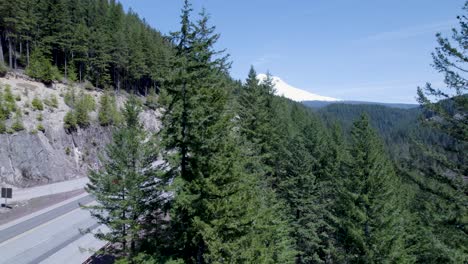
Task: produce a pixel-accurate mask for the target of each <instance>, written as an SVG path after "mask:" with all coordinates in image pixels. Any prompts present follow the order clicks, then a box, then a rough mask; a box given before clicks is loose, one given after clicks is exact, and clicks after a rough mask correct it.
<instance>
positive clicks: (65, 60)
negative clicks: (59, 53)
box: [63, 52, 68, 81]
mask: <svg viewBox="0 0 468 264" xmlns="http://www.w3.org/2000/svg"><path fill="white" fill-rule="evenodd" d="M63 58H64V62H65V80H67V81H68V75H67V53H66V52H64V56H63Z"/></svg>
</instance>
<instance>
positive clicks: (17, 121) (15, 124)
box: [11, 109, 24, 131]
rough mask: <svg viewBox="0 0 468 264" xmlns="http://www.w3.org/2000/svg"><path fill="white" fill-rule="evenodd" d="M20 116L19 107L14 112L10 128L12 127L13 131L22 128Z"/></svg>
mask: <svg viewBox="0 0 468 264" xmlns="http://www.w3.org/2000/svg"><path fill="white" fill-rule="evenodd" d="M22 117H23V115H22V114H21V111H20V110H19V109H17V110H16V112H15V121H14V122H13V124H12V125H11V129H13V130H14V131H21V130H24V125H23V119H22Z"/></svg>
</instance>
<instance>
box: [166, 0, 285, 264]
mask: <svg viewBox="0 0 468 264" xmlns="http://www.w3.org/2000/svg"><path fill="white" fill-rule="evenodd" d="M190 13H191V7H190V5H189V4H188V2H187V1H186V2H185V6H184V9H183V11H182V16H181V19H182V20H181V29H180V31H179V32H177V33H175V34H173V37H174V42H175V43H174V45H176V46H177V55H178V57H177V58H176V59H175V61H174V63H175V65H174V67H173V68H174V69H175V72H174V73H173V74H172V76H171V79H170V82H168V83H167V84H165V85H164V87H167V88H166V89H164V90H163V94H162V95H161V98H160V102H161V104H162V107H163V108H164V109H165V110H166V111H165V114H164V116H163V129H162V131H161V134H162V139H163V144H164V146H165V150H166V155H167V159H168V160H170V161H171V165H172V167H173V168H180V169H177V170H171V171H170V174H169V175H170V177H171V178H174V191H175V197H174V201H173V207H172V210H171V213H170V214H171V218H172V219H171V222H172V223H171V224H172V225H171V226H172V230H173V232H174V238H173V239H172V241H170V242H169V244H168V245H169V246H170V248H169V249H168V250H162V252H163V253H165V254H167V253H168V252H171V251H172V252H173V253H172V254H173V256H174V257H175V258H176V259H177V258H181V259H183V260H184V262H185V263H221V262H229V263H253V262H259V263H291V262H292V261H293V259H292V257H291V253H292V252H293V251H292V250H291V248H290V242H289V240H288V238H287V236H285V235H287V232H288V231H287V230H288V227H287V226H286V225H284V224H285V222H284V221H282V220H281V213H280V212H279V210H277V208H276V206H272V205H273V204H274V203H272V202H273V201H275V200H272V198H271V195H272V193H271V192H269V191H267V190H264V189H262V188H260V184H259V178H257V177H254V176H255V175H254V174H252V173H249V172H246V171H244V170H243V168H244V164H243V159H242V158H241V157H242V156H241V154H242V153H241V149H240V148H239V144H238V142H239V139H238V138H237V137H236V135H235V134H233V131H234V128H233V123H232V122H231V120H232V115H231V112H230V111H228V108H227V106H228V104H227V103H228V95H229V94H228V93H229V90H228V89H226V88H225V87H227V85H228V83H227V82H226V81H227V80H226V75H225V72H226V66H227V61H226V57H220V56H221V55H220V54H219V53H217V52H216V51H214V50H213V45H214V44H215V42H216V41H217V39H218V37H219V35H217V34H214V28H212V27H209V26H208V24H207V16H206V14H205V13H202V14H201V17H200V20H199V21H198V22H197V23H196V24H193V23H192V22H191V20H190V17H189V15H190ZM267 206H270V207H267ZM278 213H279V215H276V214H278ZM267 245H269V246H267Z"/></svg>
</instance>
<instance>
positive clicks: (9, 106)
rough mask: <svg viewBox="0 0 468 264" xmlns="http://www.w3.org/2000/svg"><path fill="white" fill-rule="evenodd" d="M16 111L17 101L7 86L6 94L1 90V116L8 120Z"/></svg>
mask: <svg viewBox="0 0 468 264" xmlns="http://www.w3.org/2000/svg"><path fill="white" fill-rule="evenodd" d="M14 111H16V100H15V97H14V96H13V93H12V92H11V88H10V86H9V85H6V86H5V91H4V93H2V92H1V89H0V116H3V117H4V118H5V119H8V118H9V117H10V114H11V113H12V112H14Z"/></svg>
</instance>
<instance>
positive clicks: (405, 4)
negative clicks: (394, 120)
mask: <svg viewBox="0 0 468 264" xmlns="http://www.w3.org/2000/svg"><path fill="white" fill-rule="evenodd" d="M182 2H183V1H182V0H122V1H121V3H122V4H123V5H124V7H125V8H126V9H128V8H130V7H131V8H132V9H133V10H134V11H135V12H137V13H138V14H139V15H140V17H142V18H145V19H146V21H147V22H148V23H149V24H150V25H152V26H153V27H155V28H156V29H158V30H159V31H161V32H162V33H168V32H170V31H176V30H178V28H179V14H180V8H181V7H182ZM192 3H193V7H194V9H195V11H197V12H198V11H199V10H200V9H201V8H202V7H205V8H206V9H207V11H208V12H209V13H210V15H211V23H212V24H214V25H215V26H216V27H217V31H218V32H219V33H221V40H220V41H219V43H218V46H219V47H220V48H226V49H227V51H228V53H229V54H231V59H232V60H233V67H232V69H231V75H232V76H233V77H234V78H237V79H244V78H245V77H246V75H247V72H248V69H249V67H250V65H254V66H255V68H256V70H257V72H259V73H262V72H266V71H267V70H269V71H270V72H271V73H272V74H273V75H275V76H279V77H280V78H282V79H283V80H285V81H286V82H288V83H289V84H291V85H293V86H295V87H298V88H301V89H304V90H308V91H310V92H313V93H317V94H320V95H326V96H332V97H336V98H341V99H346V100H364V101H378V102H400V103H414V102H415V94H416V88H417V86H418V85H424V83H425V82H427V81H429V82H432V83H433V84H436V85H442V84H443V83H442V80H443V77H442V76H441V75H440V74H438V73H437V72H436V71H435V70H433V69H432V67H431V66H430V64H431V62H432V58H431V52H432V51H433V50H434V48H435V47H436V39H435V33H436V32H442V33H443V34H445V35H447V36H449V34H450V28H452V27H454V26H455V27H456V26H457V20H456V16H457V15H459V14H461V11H462V10H461V7H462V6H463V4H464V0H443V1H440V0H410V1H409V0H386V1H375V0H354V1H350V0H289V1H286V0H235V1H223V0H194V1H192ZM194 15H195V14H194Z"/></svg>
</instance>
